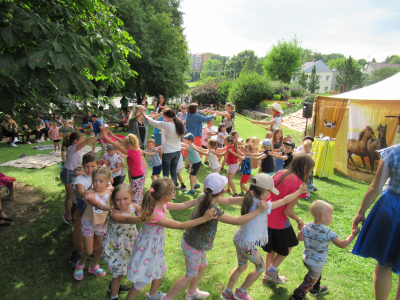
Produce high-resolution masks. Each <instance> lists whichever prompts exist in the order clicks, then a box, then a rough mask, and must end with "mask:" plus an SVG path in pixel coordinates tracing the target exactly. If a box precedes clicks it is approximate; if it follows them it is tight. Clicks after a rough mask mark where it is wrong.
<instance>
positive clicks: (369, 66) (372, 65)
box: [361, 61, 400, 76]
mask: <svg viewBox="0 0 400 300" xmlns="http://www.w3.org/2000/svg"><path fill="white" fill-rule="evenodd" d="M399 66H400V65H398V64H387V63H377V62H373V61H370V62H368V63H366V64H365V65H364V67H363V68H362V70H361V72H362V73H363V75H366V76H371V75H372V72H373V71H376V70H379V69H381V68H384V67H391V68H398V67H399Z"/></svg>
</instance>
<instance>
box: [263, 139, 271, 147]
mask: <svg viewBox="0 0 400 300" xmlns="http://www.w3.org/2000/svg"><path fill="white" fill-rule="evenodd" d="M261 145H263V146H264V147H265V148H270V147H272V141H271V139H263V141H262V142H261Z"/></svg>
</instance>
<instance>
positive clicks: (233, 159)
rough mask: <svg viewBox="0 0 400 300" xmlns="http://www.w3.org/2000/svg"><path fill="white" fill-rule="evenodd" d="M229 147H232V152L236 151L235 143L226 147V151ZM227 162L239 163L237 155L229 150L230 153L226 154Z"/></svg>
mask: <svg viewBox="0 0 400 300" xmlns="http://www.w3.org/2000/svg"><path fill="white" fill-rule="evenodd" d="M228 149H231V150H232V152H235V147H234V146H233V145H232V146H230V147H226V151H228ZM235 153H236V152H235ZM226 162H227V163H228V165H234V164H237V162H238V160H237V157H236V156H235V155H233V154H232V153H229V152H228V155H227V156H226Z"/></svg>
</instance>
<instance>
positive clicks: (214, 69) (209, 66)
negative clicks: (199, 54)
mask: <svg viewBox="0 0 400 300" xmlns="http://www.w3.org/2000/svg"><path fill="white" fill-rule="evenodd" d="M220 72H222V62H221V61H220V60H217V59H209V60H207V61H206V62H205V63H204V64H203V70H201V73H200V78H201V79H204V78H207V77H215V78H219V76H220Z"/></svg>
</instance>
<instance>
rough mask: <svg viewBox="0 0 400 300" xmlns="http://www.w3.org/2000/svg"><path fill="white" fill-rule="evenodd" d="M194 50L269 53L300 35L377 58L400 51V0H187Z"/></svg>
mask: <svg viewBox="0 0 400 300" xmlns="http://www.w3.org/2000/svg"><path fill="white" fill-rule="evenodd" d="M181 10H182V11H183V13H184V27H185V29H184V34H185V35H186V39H187V41H188V43H189V49H190V52H191V53H204V52H211V53H215V54H220V55H224V56H230V57H232V56H233V55H235V54H238V53H239V52H241V51H243V50H246V49H247V50H254V51H255V54H256V55H257V56H258V57H262V56H265V55H266V54H267V53H268V51H269V50H270V49H271V47H272V46H273V45H274V44H276V43H277V41H278V40H282V39H285V40H291V39H292V38H294V36H295V35H296V37H297V39H298V40H299V41H300V42H301V47H302V48H305V49H310V50H312V51H314V52H321V53H322V54H329V53H342V54H344V55H345V56H346V57H348V56H349V55H351V56H352V57H353V58H355V59H361V58H364V59H366V60H367V61H371V60H372V59H373V58H375V59H376V61H377V62H381V61H384V60H385V58H386V57H387V56H390V55H393V54H396V55H400V1H399V0H395V1H392V0H390V1H387V0H382V1H366V0H364V1H361V0H346V1H344V0H331V1H321V0H319V1H316V0H305V1H298V0H280V1H271V0H264V1H262V0H257V1H256V0H247V1H245V0H201V1H194V0H182V2H181Z"/></svg>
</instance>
